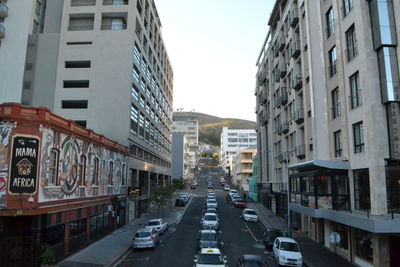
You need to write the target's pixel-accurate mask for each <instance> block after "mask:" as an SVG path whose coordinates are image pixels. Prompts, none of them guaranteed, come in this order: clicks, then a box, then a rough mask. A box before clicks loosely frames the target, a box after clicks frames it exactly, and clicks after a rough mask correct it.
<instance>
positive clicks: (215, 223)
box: [201, 213, 219, 230]
mask: <svg viewBox="0 0 400 267" xmlns="http://www.w3.org/2000/svg"><path fill="white" fill-rule="evenodd" d="M201 227H202V228H203V229H214V230H218V228H219V219H218V217H217V215H216V214H214V213H206V214H204V216H203V219H201Z"/></svg>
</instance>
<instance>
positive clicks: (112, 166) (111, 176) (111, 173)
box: [108, 161, 114, 185]
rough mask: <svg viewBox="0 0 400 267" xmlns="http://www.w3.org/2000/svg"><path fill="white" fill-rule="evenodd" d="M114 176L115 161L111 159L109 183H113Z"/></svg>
mask: <svg viewBox="0 0 400 267" xmlns="http://www.w3.org/2000/svg"><path fill="white" fill-rule="evenodd" d="M113 176H114V163H113V162H112V161H110V166H109V169H108V184H109V185H113V184H114V181H113V178H114V177H113Z"/></svg>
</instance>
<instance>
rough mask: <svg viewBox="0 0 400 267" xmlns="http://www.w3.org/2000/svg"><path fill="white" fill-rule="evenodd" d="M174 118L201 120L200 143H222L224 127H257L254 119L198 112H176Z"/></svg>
mask: <svg viewBox="0 0 400 267" xmlns="http://www.w3.org/2000/svg"><path fill="white" fill-rule="evenodd" d="M174 118H183V119H185V118H192V119H195V120H197V121H198V122H199V143H204V144H210V145H214V146H219V145H220V138H221V133H222V128H223V127H228V128H230V129H255V128H256V123H255V122H254V121H248V120H241V119H234V118H219V117H216V116H212V115H208V114H204V113H198V112H174Z"/></svg>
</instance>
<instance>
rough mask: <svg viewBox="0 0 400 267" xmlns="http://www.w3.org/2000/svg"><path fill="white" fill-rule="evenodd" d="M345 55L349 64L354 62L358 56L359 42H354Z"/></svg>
mask: <svg viewBox="0 0 400 267" xmlns="http://www.w3.org/2000/svg"><path fill="white" fill-rule="evenodd" d="M345 53H346V55H347V62H349V61H350V60H352V59H353V58H355V57H356V56H357V55H358V51H357V41H354V42H353V43H352V44H351V45H350V46H349V47H348V48H347V49H346V50H345Z"/></svg>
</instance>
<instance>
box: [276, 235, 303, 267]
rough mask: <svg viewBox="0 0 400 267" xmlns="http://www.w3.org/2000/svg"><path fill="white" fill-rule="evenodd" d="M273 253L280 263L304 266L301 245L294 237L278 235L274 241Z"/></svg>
mask: <svg viewBox="0 0 400 267" xmlns="http://www.w3.org/2000/svg"><path fill="white" fill-rule="evenodd" d="M273 253H274V257H275V259H276V261H277V263H278V264H279V265H287V266H303V256H302V255H301V252H300V248H299V245H298V244H297V242H296V241H295V240H294V239H292V238H288V237H277V238H276V239H275V241H274V246H273Z"/></svg>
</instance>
